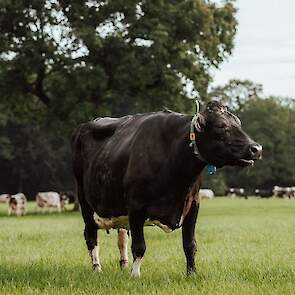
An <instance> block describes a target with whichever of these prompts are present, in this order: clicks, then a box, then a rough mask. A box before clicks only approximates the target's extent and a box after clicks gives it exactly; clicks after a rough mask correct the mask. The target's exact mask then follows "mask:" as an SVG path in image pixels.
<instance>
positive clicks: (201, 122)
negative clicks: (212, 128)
mask: <svg viewBox="0 0 295 295" xmlns="http://www.w3.org/2000/svg"><path fill="white" fill-rule="evenodd" d="M195 127H196V130H197V131H198V132H203V131H204V129H205V127H206V120H205V117H204V115H203V114H199V115H198V118H197V121H196V124H195Z"/></svg>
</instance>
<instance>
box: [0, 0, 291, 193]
mask: <svg viewBox="0 0 295 295" xmlns="http://www.w3.org/2000/svg"><path fill="white" fill-rule="evenodd" d="M235 14H236V8H235V6H234V3H233V2H232V1H225V2H224V3H223V4H216V3H214V2H210V1H205V0H181V1H171V0H170V1H166V0H151V1H135V0H124V1H123V0H108V1H95V0H88V1H86V2H85V1H82V2H81V1H75V0H74V1H62V0H33V1H12V0H7V1H2V2H1V4H0V26H1V28H2V33H1V35H0V52H1V53H0V166H1V168H2V169H1V170H0V193H2V192H3V193H4V192H10V193H16V192H18V191H23V192H25V193H26V194H28V196H29V197H31V198H32V197H34V194H35V193H36V192H38V191H45V190H56V191H64V190H73V189H74V182H73V177H72V169H71V152H70V141H71V134H72V132H73V130H74V129H75V128H76V126H77V125H78V124H79V123H81V122H85V121H88V120H91V119H93V118H96V117H99V116H121V115H125V114H131V113H136V112H147V111H157V110H161V109H163V107H167V108H169V109H172V110H175V111H179V112H186V113H192V114H193V111H194V100H192V99H194V98H198V99H199V100H200V101H202V102H204V103H205V102H206V101H208V100H210V99H213V98H215V99H219V100H222V101H224V102H225V103H227V104H228V105H229V107H230V108H231V109H233V110H234V111H235V112H236V113H237V114H238V115H239V116H240V117H241V119H242V122H243V126H244V128H245V130H246V131H248V132H249V133H250V134H251V135H252V136H253V138H255V139H256V140H257V141H258V142H261V143H262V144H263V146H264V151H265V152H264V160H263V161H261V162H260V163H258V164H257V165H256V168H255V169H249V170H246V171H242V170H241V171H240V170H238V171H236V170H235V169H226V170H224V171H223V172H218V174H217V175H216V176H214V177H212V178H210V179H206V180H205V184H204V185H210V186H213V187H215V188H216V189H217V190H220V191H222V190H223V188H224V187H225V186H243V187H250V186H251V187H269V186H272V185H274V184H281V185H287V184H288V185H290V184H294V177H295V175H294V171H295V169H294V168H295V163H294V160H293V159H291V155H292V151H293V148H294V144H293V140H294V139H293V138H294V137H293V136H292V132H294V131H293V130H292V129H294V128H292V127H293V125H294V119H293V118H294V105H293V104H292V102H293V101H292V100H291V99H283V98H274V97H269V98H265V97H264V96H263V93H262V88H261V86H259V85H256V84H255V83H253V82H250V81H235V80H233V81H229V83H228V84H227V85H225V86H222V87H215V88H212V87H211V86H210V85H211V82H212V74H211V73H212V70H214V69H217V68H218V67H219V65H220V64H221V63H222V62H223V61H224V60H225V59H226V58H227V57H228V56H229V55H230V54H231V52H232V49H233V47H234V36H235V33H236V30H237V20H236V16H235Z"/></svg>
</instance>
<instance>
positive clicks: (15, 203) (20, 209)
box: [8, 193, 27, 216]
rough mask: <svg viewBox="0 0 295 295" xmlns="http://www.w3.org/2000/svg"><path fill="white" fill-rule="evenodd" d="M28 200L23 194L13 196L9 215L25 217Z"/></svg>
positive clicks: (9, 203) (10, 201)
mask: <svg viewBox="0 0 295 295" xmlns="http://www.w3.org/2000/svg"><path fill="white" fill-rule="evenodd" d="M26 207H27V198H26V196H25V195H24V194H23V193H18V194H16V195H12V196H11V197H10V198H9V201H8V215H11V213H15V214H16V215H17V216H21V215H25V214H26Z"/></svg>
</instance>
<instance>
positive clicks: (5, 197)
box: [0, 194, 10, 204]
mask: <svg viewBox="0 0 295 295" xmlns="http://www.w3.org/2000/svg"><path fill="white" fill-rule="evenodd" d="M9 199H10V194H2V195H0V203H5V204H6V203H8V202H9Z"/></svg>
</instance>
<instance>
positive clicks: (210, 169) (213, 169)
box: [207, 164, 217, 175]
mask: <svg viewBox="0 0 295 295" xmlns="http://www.w3.org/2000/svg"><path fill="white" fill-rule="evenodd" d="M216 170H217V168H216V166H214V165H212V164H208V165H207V171H208V175H213V174H215V173H216Z"/></svg>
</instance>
